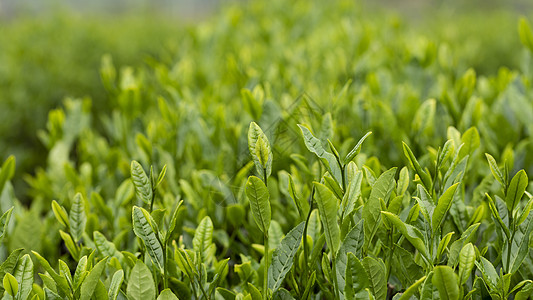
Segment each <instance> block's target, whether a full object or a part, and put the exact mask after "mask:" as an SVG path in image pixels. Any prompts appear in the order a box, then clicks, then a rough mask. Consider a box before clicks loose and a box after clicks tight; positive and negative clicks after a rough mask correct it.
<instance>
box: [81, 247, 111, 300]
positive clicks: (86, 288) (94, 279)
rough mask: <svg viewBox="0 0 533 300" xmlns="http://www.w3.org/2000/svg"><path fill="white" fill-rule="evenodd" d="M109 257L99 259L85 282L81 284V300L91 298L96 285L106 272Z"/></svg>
mask: <svg viewBox="0 0 533 300" xmlns="http://www.w3.org/2000/svg"><path fill="white" fill-rule="evenodd" d="M106 263H107V257H106V258H104V259H102V260H101V261H99V262H98V263H97V264H96V265H95V266H94V268H93V269H92V270H91V271H90V272H89V274H88V275H87V277H86V278H85V280H84V281H83V283H82V284H81V293H80V300H89V299H91V297H92V296H93V294H94V292H95V290H96V286H97V285H98V282H99V281H100V276H102V273H103V272H104V269H105V265H106Z"/></svg>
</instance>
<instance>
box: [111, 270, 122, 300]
mask: <svg viewBox="0 0 533 300" xmlns="http://www.w3.org/2000/svg"><path fill="white" fill-rule="evenodd" d="M123 281H124V271H122V270H118V271H116V272H115V274H113V278H112V279H111V283H110V284H109V292H108V296H109V300H116V299H117V297H118V293H119V291H120V286H121V285H122V282H123Z"/></svg>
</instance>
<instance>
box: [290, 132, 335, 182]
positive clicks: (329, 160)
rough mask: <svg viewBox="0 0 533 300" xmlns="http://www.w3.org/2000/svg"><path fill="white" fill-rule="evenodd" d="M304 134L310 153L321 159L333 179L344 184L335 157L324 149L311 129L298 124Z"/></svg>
mask: <svg viewBox="0 0 533 300" xmlns="http://www.w3.org/2000/svg"><path fill="white" fill-rule="evenodd" d="M298 127H300V130H301V132H302V136H303V139H304V143H305V146H306V147H307V149H308V150H309V151H311V152H312V153H314V154H315V155H316V156H318V158H320V159H321V161H322V163H323V164H324V166H325V167H326V169H327V170H328V172H329V173H331V175H333V178H334V179H335V180H336V181H337V182H338V183H340V182H342V175H341V170H340V167H339V165H338V162H337V159H336V158H335V155H333V154H331V153H329V152H327V151H326V150H325V149H324V147H322V142H320V140H319V139H317V138H316V137H315V136H313V134H312V133H311V131H309V129H308V128H307V127H305V126H303V125H300V124H298Z"/></svg>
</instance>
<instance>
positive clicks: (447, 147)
mask: <svg viewBox="0 0 533 300" xmlns="http://www.w3.org/2000/svg"><path fill="white" fill-rule="evenodd" d="M454 151H455V143H454V142H453V140H447V141H446V143H445V144H444V146H443V147H442V150H441V151H440V152H439V156H438V157H437V167H438V168H439V170H440V169H441V168H442V165H443V164H444V163H445V162H446V161H447V160H448V159H449V158H450V157H451V156H452V154H453V152H454Z"/></svg>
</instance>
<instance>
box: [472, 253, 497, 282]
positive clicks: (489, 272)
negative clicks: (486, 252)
mask: <svg viewBox="0 0 533 300" xmlns="http://www.w3.org/2000/svg"><path fill="white" fill-rule="evenodd" d="M475 264H476V267H477V268H478V270H479V271H480V272H481V275H482V276H483V281H484V282H485V284H486V285H487V286H488V287H489V289H490V290H496V289H497V288H498V287H497V285H498V279H499V276H498V273H497V272H496V269H494V266H493V265H492V263H491V262H490V261H488V260H487V259H486V258H484V257H483V256H481V257H479V260H478V261H476V262H475Z"/></svg>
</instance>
